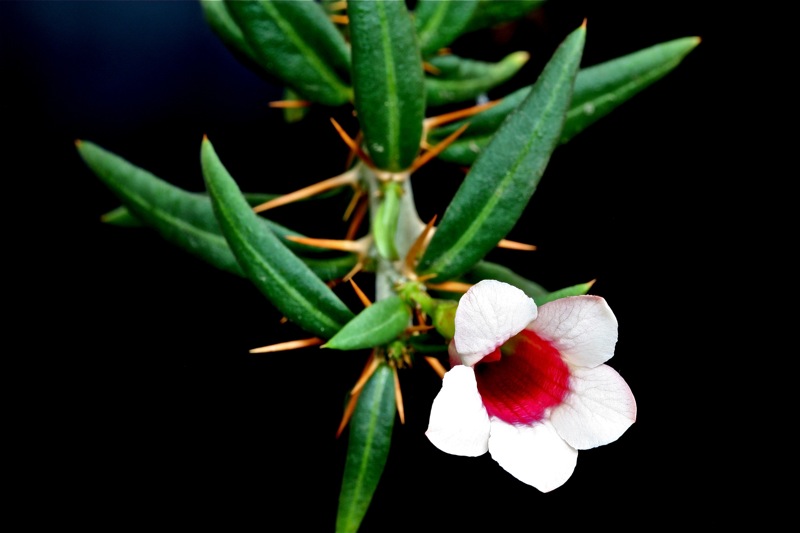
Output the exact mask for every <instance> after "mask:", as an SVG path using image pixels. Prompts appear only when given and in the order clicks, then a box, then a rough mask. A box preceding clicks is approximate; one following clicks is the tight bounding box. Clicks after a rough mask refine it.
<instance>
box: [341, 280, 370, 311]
mask: <svg viewBox="0 0 800 533" xmlns="http://www.w3.org/2000/svg"><path fill="white" fill-rule="evenodd" d="M347 281H349V282H350V285H351V286H352V287H353V290H354V291H356V296H358V299H359V300H361V303H362V304H364V307H369V306H370V305H372V302H370V301H369V298H367V295H366V294H364V291H362V290H361V287H359V286H358V285H357V284H356V282H355V281H353V279H352V276H351V277H350V279H348V280H347Z"/></svg>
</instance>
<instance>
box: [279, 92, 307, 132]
mask: <svg viewBox="0 0 800 533" xmlns="http://www.w3.org/2000/svg"><path fill="white" fill-rule="evenodd" d="M283 99H284V100H302V99H303V97H302V96H300V95H299V94H297V93H296V92H295V91H293V90H292V88H291V87H286V88H285V89H284V90H283ZM307 114H308V107H287V108H284V110H283V120H285V121H286V122H287V123H289V124H292V123H294V122H300V121H301V120H303V119H304V118H305V117H306V115H307Z"/></svg>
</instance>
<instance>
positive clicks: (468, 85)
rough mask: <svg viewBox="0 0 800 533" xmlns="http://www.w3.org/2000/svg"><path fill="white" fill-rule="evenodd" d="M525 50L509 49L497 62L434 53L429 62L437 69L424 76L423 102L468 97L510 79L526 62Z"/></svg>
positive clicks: (461, 99) (459, 99)
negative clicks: (433, 73) (435, 73)
mask: <svg viewBox="0 0 800 533" xmlns="http://www.w3.org/2000/svg"><path fill="white" fill-rule="evenodd" d="M529 57H530V55H529V54H528V52H513V53H511V54H509V55H507V56H506V57H504V58H503V59H501V60H500V61H498V62H497V63H488V62H486V61H475V60H472V59H464V58H461V57H458V56H455V55H452V54H449V55H443V56H437V57H435V58H432V59H431V60H430V64H431V65H433V66H434V67H436V68H437V69H439V70H440V73H439V74H437V75H431V76H426V77H425V101H426V103H427V105H428V106H437V105H445V104H452V103H456V102H464V101H466V100H472V99H475V98H476V97H478V96H479V95H481V94H484V93H485V92H487V91H488V90H489V89H492V88H494V87H497V86H498V85H500V84H502V83H504V82H506V81H508V80H509V79H511V78H512V77H513V76H514V74H516V73H517V72H519V69H521V68H522V66H523V65H524V64H525V63H526V62H527V61H528V58H529Z"/></svg>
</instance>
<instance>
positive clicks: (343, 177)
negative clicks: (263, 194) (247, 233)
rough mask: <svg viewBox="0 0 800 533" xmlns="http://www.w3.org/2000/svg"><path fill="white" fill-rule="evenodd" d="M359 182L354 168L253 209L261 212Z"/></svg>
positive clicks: (355, 184) (354, 185) (353, 185)
mask: <svg viewBox="0 0 800 533" xmlns="http://www.w3.org/2000/svg"><path fill="white" fill-rule="evenodd" d="M357 183H358V175H357V173H356V171H355V170H354V169H351V170H348V171H347V172H344V173H342V174H339V175H338V176H334V177H332V178H328V179H326V180H322V181H320V182H319V183H315V184H313V185H309V186H308V187H303V188H302V189H299V190H297V191H294V192H290V193H289V194H284V195H283V196H278V197H277V198H273V199H272V200H269V201H268V202H264V203H263V204H259V205H257V206H255V207H253V211H255V212H256V213H261V212H263V211H266V210H268V209H273V208H275V207H279V206H282V205H286V204H289V203H292V202H296V201H298V200H302V199H304V198H309V197H311V196H314V195H315V194H319V193H321V192H324V191H327V190H330V189H335V188H336V187H343V186H345V185H350V186H351V187H356V186H357Z"/></svg>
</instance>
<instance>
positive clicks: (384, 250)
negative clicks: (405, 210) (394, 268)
mask: <svg viewBox="0 0 800 533" xmlns="http://www.w3.org/2000/svg"><path fill="white" fill-rule="evenodd" d="M381 192H382V193H383V196H382V198H381V199H380V204H379V205H378V209H377V210H376V213H375V220H374V222H373V226H372V227H373V231H372V235H373V239H374V241H375V247H376V248H377V249H378V253H379V254H380V255H381V257H384V258H386V259H389V260H390V261H396V260H397V258H398V254H397V247H396V246H395V235H396V234H397V223H398V221H399V219H400V195H402V194H403V187H402V186H401V185H400V184H399V183H397V182H396V181H389V182H386V183H385V184H383V185H382V186H381Z"/></svg>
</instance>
